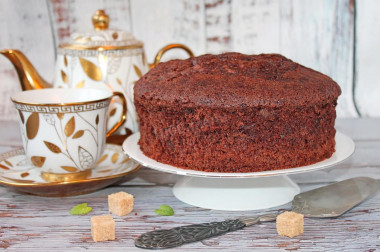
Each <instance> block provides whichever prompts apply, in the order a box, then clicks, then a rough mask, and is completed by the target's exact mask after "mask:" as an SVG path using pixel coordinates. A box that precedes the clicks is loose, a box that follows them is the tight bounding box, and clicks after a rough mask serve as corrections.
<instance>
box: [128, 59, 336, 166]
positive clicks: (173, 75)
mask: <svg viewBox="0 0 380 252" xmlns="http://www.w3.org/2000/svg"><path fill="white" fill-rule="evenodd" d="M134 92H135V93H134V101H135V106H136V110H137V113H138V116H139V119H140V134H141V137H140V140H139V145H140V148H141V150H142V151H143V153H144V154H145V155H146V156H148V157H150V158H153V159H155V160H157V161H159V162H161V163H165V164H170V165H174V166H176V167H180V168H184V169H192V170H200V171H206V172H258V171H268V170H276V169H286V168H293V167H300V166H305V165H309V164H313V163H316V162H319V161H322V160H324V159H327V158H329V157H331V155H332V154H333V153H334V151H335V139H334V138H335V133H336V131H335V128H334V123H335V118H336V112H335V107H336V105H337V98H338V96H339V94H340V93H341V90H340V88H339V86H338V85H337V84H336V83H335V82H334V81H333V80H332V79H331V78H329V77H328V76H326V75H323V74H322V73H319V72H316V71H314V70H312V69H309V68H306V67H304V66H301V65H299V64H297V63H295V62H293V61H291V60H289V59H287V58H285V57H283V56H281V55H278V54H261V55H244V54H239V53H225V54H221V55H203V56H200V57H196V58H190V59H187V60H172V61H169V62H165V63H160V64H159V65H158V66H157V67H155V68H154V69H152V70H151V71H149V72H148V73H147V74H146V75H144V76H143V77H142V78H141V79H140V80H139V81H138V82H137V83H136V85H135V89H134Z"/></svg>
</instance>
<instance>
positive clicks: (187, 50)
mask: <svg viewBox="0 0 380 252" xmlns="http://www.w3.org/2000/svg"><path fill="white" fill-rule="evenodd" d="M175 48H179V49H183V50H185V51H186V52H187V54H189V56H190V57H194V53H193V52H192V51H191V50H190V48H189V47H187V46H185V45H182V44H169V45H167V46H165V47H164V48H162V49H161V50H159V51H158V53H157V54H156V57H155V58H154V62H153V64H149V69H152V68H153V67H155V66H157V64H158V63H160V60H161V58H162V56H163V55H164V53H166V52H167V51H169V50H171V49H175Z"/></svg>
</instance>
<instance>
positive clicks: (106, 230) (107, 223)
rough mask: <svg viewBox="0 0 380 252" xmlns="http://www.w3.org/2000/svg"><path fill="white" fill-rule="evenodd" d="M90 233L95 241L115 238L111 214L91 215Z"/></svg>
mask: <svg viewBox="0 0 380 252" xmlns="http://www.w3.org/2000/svg"><path fill="white" fill-rule="evenodd" d="M91 235H92V239H93V240H94V241H95V242H98V241H109V240H115V222H114V220H113V218H112V216H111V215H100V216H94V217H91Z"/></svg>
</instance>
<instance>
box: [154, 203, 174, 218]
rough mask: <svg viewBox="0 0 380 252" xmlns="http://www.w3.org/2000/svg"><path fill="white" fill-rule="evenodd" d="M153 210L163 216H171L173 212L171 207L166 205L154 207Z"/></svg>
mask: <svg viewBox="0 0 380 252" xmlns="http://www.w3.org/2000/svg"><path fill="white" fill-rule="evenodd" d="M154 212H155V213H156V214H158V215H163V216H171V215H173V214H174V210H173V208H171V207H170V206H168V205H161V206H160V207H159V208H158V209H155V210H154Z"/></svg>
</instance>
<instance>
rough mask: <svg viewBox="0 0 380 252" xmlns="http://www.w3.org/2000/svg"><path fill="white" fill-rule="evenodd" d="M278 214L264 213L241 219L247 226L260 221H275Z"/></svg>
mask: <svg viewBox="0 0 380 252" xmlns="http://www.w3.org/2000/svg"><path fill="white" fill-rule="evenodd" d="M277 215H278V214H264V215H260V216H256V217H249V218H244V219H240V221H241V222H242V223H244V225H245V226H246V227H249V226H252V225H254V224H257V223H259V222H267V221H274V220H276V218H277Z"/></svg>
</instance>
